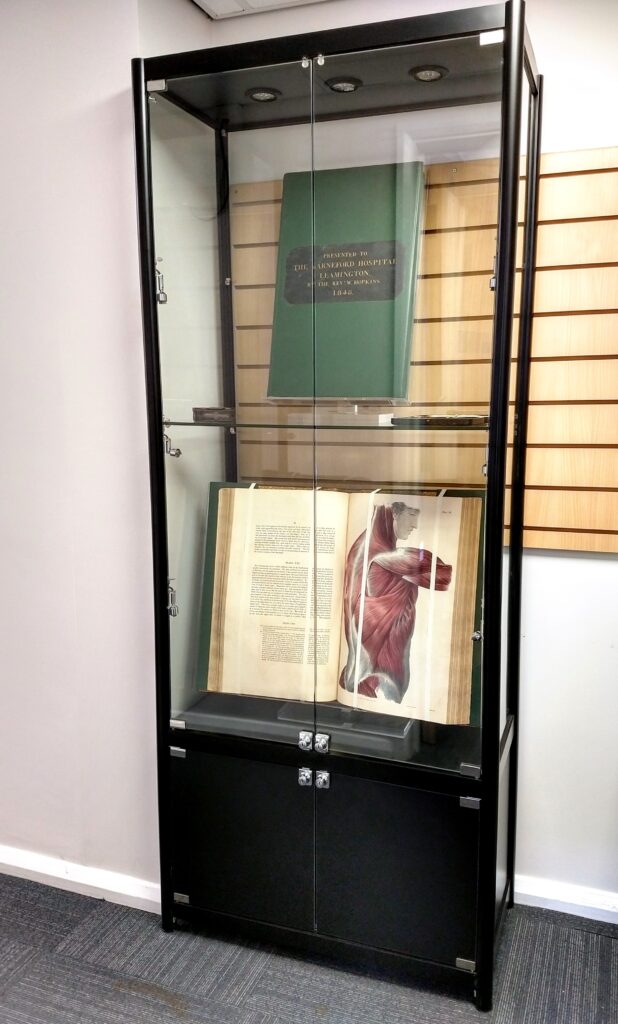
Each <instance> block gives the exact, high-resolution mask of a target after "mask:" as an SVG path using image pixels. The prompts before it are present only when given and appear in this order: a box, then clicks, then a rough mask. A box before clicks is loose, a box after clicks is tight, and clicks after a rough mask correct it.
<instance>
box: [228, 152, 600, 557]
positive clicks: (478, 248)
mask: <svg viewBox="0 0 618 1024" xmlns="http://www.w3.org/2000/svg"><path fill="white" fill-rule="evenodd" d="M617 168H618V151H617V150H598V151H586V152H583V153H573V154H551V155H549V156H547V157H545V158H544V161H543V166H542V180H541V189H540V227H539V238H538V261H537V263H538V273H537V278H536V295H535V323H534V332H533V354H532V358H533V363H532V370H531V390H530V400H531V406H530V424H529V449H528V469H527V477H526V484H527V492H526V508H525V526H526V530H525V543H526V545H527V546H529V547H542V548H567V549H574V550H585V551H618V455H617V453H616V451H615V450H613V445H614V444H615V442H616V434H617V428H618V261H617V260H616V259H615V257H616V253H617V252H618V169H617ZM427 181H428V188H427V205H426V221H425V236H424V240H423V255H422V264H421V280H420V282H419V292H418V296H417V306H416V311H415V312H416V318H417V319H416V323H415V326H414V335H413V343H412V364H411V378H410V393H409V398H410V403H411V406H412V408H410V406H407V407H404V408H400V409H394V408H393V407H392V406H389V407H384V408H382V409H378V408H377V407H376V406H373V405H372V406H371V413H372V414H374V415H375V414H377V413H378V412H385V413H387V412H388V413H391V414H395V415H410V413H411V412H428V413H431V412H445V411H448V412H486V411H487V405H488V396H489V375H490V355H491V330H492V305H493V296H492V293H491V292H490V291H489V288H488V279H489V276H490V274H491V268H492V260H493V254H494V251H495V240H496V228H495V222H496V208H497V189H498V182H497V164H496V161H495V160H481V161H471V162H468V163H463V164H458V165H457V167H453V165H452V164H439V165H433V166H431V167H429V168H427ZM521 199H522V200H523V187H522V189H521ZM231 202H232V253H233V265H232V273H233V280H234V318H235V343H236V360H237V361H236V387H237V403H238V421H239V423H240V424H245V426H242V427H240V428H239V431H238V448H239V474H240V476H241V478H243V479H257V480H261V481H264V482H267V481H279V480H281V481H283V480H288V479H290V478H293V479H296V480H298V482H301V481H307V482H308V481H310V480H311V479H312V475H313V469H314V464H313V454H312V437H311V432H310V431H308V430H305V431H303V430H300V429H298V427H297V426H296V424H297V423H298V422H299V419H302V417H303V415H305V416H306V417H307V418H309V414H310V406H309V405H306V406H304V407H303V405H302V403H295V404H293V405H292V404H290V405H286V404H284V403H281V402H269V401H268V399H267V397H266V388H267V381H268V366H269V359H270V340H271V329H272V314H273V302H274V284H275V276H276V259H277V242H278V236H279V218H280V212H281V182H277V181H274V182H259V183H255V184H250V185H235V186H233V188H232V195H231ZM520 208H523V206H522V207H520ZM519 234H520V237H519V238H518V264H521V245H522V239H521V234H522V232H521V231H520V233H519ZM520 277H521V274H520V273H518V281H517V295H516V301H518V295H519V284H520ZM516 308H517V306H516ZM517 327H518V324H517V321H516V323H515V330H514V345H513V352H514V354H515V355H516V344H517ZM512 400H513V389H512V388H511V401H512ZM336 410H337V406H336V403H324V404H322V403H321V404H320V408H319V410H318V414H317V415H318V418H319V422H320V423H322V424H324V425H325V424H326V423H327V422H328V417H329V413H330V414H332V413H333V412H336ZM510 423H511V424H512V416H511V417H510ZM249 424H251V426H249ZM316 440H317V454H316V469H317V472H318V475H319V476H320V478H322V479H323V480H324V481H327V480H329V481H333V482H345V483H346V484H347V485H348V486H350V487H354V486H358V487H363V488H366V487H367V486H369V485H373V486H379V485H388V484H428V485H437V484H442V485H447V484H454V485H460V486H461V485H468V486H474V487H478V486H482V485H483V482H484V478H483V476H482V464H483V462H484V451H485V440H484V435H483V434H482V433H480V432H479V433H476V432H474V433H471V432H465V433H464V432H460V433H458V434H449V433H446V432H437V431H435V432H432V431H423V432H420V431H414V432H412V431H398V432H397V433H396V434H393V432H391V431H389V432H388V433H386V432H385V433H384V435H382V434H380V433H379V432H378V431H369V430H368V431H335V430H325V429H324V430H318V432H317V435H316Z"/></svg>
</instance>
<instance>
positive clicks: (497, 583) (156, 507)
mask: <svg viewBox="0 0 618 1024" xmlns="http://www.w3.org/2000/svg"><path fill="white" fill-rule="evenodd" d="M524 7H525V5H524V3H523V0H509V2H507V3H506V4H505V5H502V4H498V5H494V6H490V7H481V8H471V9H466V10H463V11H455V12H449V13H445V14H442V15H428V16H423V17H419V18H406V19H399V20H396V21H391V22H385V23H382V24H378V25H376V24H371V25H362V26H355V27H351V28H347V29H336V30H329V31H325V32H316V33H311V34H308V35H304V36H295V37H282V38H278V39H273V40H266V41H259V42H255V43H247V44H242V45H240V46H227V47H219V48H214V49H210V50H200V51H191V52H189V53H184V54H174V55H171V56H165V57H155V58H150V59H148V60H141V59H136V60H135V61H134V62H133V87H134V104H135V124H136V164H137V191H138V222H139V239H140V270H141V281H142V312H143V324H144V351H145V365H146V389H147V402H148V432H149V449H150V482H151V496H152V540H153V566H154V595H155V635H156V661H157V741H158V757H157V764H158V780H159V813H160V856H161V901H162V919H163V927H164V928H166V929H170V928H172V927H173V921H174V917H186V918H187V919H192V920H193V919H195V920H199V921H201V922H202V923H203V924H204V925H207V926H213V925H215V926H216V927H219V926H220V927H221V928H223V927H224V926H225V921H221V920H219V918H220V917H221V915H213V914H208V913H206V912H203V913H200V912H199V911H195V910H193V909H191V908H188V907H186V906H183V905H179V904H175V903H174V900H173V891H172V877H171V864H172V854H171V844H172V836H171V828H170V799H171V787H170V757H169V746H170V744H173V745H176V746H178V745H181V746H184V747H186V748H187V749H195V750H207V751H211V752H220V753H229V754H233V755H234V756H236V757H241V758H242V757H248V758H253V759H256V760H266V761H268V760H271V759H274V758H276V759H277V761H278V762H280V763H283V764H290V765H298V763H299V760H298V753H299V752H298V751H297V750H296V749H294V748H291V747H285V746H284V745H283V744H276V745H274V744H270V743H267V742H265V741H253V740H243V739H239V738H230V737H223V736H214V735H206V734H202V733H196V732H192V731H191V730H186V732H184V733H179V732H178V731H177V730H172V729H171V727H170V713H171V711H170V638H169V617H168V611H167V606H168V590H167V575H168V568H167V534H166V506H165V470H164V456H163V446H162V432H163V409H162V400H161V381H160V374H159V344H158V329H157V315H156V295H155V288H154V258H155V253H154V240H153V227H152V224H153V217H152V186H151V168H150V142H149V133H148V93H147V81H152V80H156V79H167V80H169V79H173V78H181V77H188V76H191V75H197V74H206V73H213V72H217V71H223V70H225V71H229V70H234V69H239V68H247V67H257V66H260V65H264V64H268V65H273V64H278V63H285V62H288V61H298V60H301V59H302V58H303V57H305V56H306V55H309V56H314V55H317V54H324V55H333V54H337V53H345V52H350V51H353V50H359V51H360V50H375V49H377V48H380V47H389V46H397V45H405V44H407V43H414V42H421V41H422V42H429V41H434V40H438V39H445V38H448V37H452V36H457V35H468V34H476V33H479V32H487V31H492V30H496V29H499V28H503V27H504V31H505V42H504V87H503V95H502V145H501V167H500V183H499V225H500V234H499V239H498V258H497V266H496V295H495V320H494V341H493V347H494V359H493V372H492V383H491V416H490V427H489V453H488V490H487V525H486V553H485V569H484V594H485V627H484V633H485V640H484V650H483V680H484V687H483V709H482V762H481V767H482V774H481V777H480V778H479V779H474V778H467V777H463V776H456V775H449V774H447V773H443V772H439V771H435V770H432V769H431V768H430V767H419V766H414V765H402V764H395V763H390V762H385V761H378V760H375V759H365V758H359V757H357V756H352V755H342V754H332V755H329V756H328V757H327V758H326V759H325V758H324V757H323V756H322V757H320V759H319V766H320V767H324V768H329V767H330V768H331V769H332V770H333V771H336V772H339V773H343V774H352V775H359V776H362V775H363V774H366V773H367V772H368V771H370V774H371V778H372V779H375V780H377V781H385V782H391V783H393V784H396V785H402V786H411V787H416V788H420V789H425V790H430V791H433V792H436V793H451V794H459V795H461V796H475V797H479V798H480V800H481V805H480V806H481V811H480V819H479V874H478V890H477V893H478V899H477V956H476V973H475V975H473V976H471V975H467V976H464V978H463V979H462V981H463V983H464V984H470V981H472V983H473V985H474V992H475V998H476V1002H477V1005H478V1006H479V1008H481V1009H489V1008H490V1007H491V1001H492V984H493V961H494V953H495V942H496V935H497V932H498V929H499V927H500V923H501V918H502V911H503V910H504V907H505V906H506V905H509V904H511V903H512V900H513V888H514V836H515V824H516V819H515V794H516V782H517V709H518V688H519V679H518V676H519V632H520V615H521V558H522V538H523V484H524V473H525V430H526V422H527V398H528V388H529V359H530V341H531V316H532V304H533V287H534V283H533V271H534V260H535V249H536V223H537V210H538V173H539V148H540V111H541V102H542V79H540V77H539V76H538V73H537V70H536V65H535V61H534V55H533V53H532V50H531V47H530V44H529V40H528V38H527V34H526V31H525V24H524ZM522 69H525V71H526V73H527V75H528V80H529V84H530V90H531V102H530V121H529V139H528V175H527V181H528V189H527V202H526V233H525V239H524V253H525V255H524V271H523V281H522V284H523V287H522V302H521V309H520V339H519V358H518V369H517V392H516V417H517V419H516V422H517V430H516V434H515V439H514V456H513V472H512V480H511V484H512V515H511V541H510V544H511V560H510V578H509V583H510V587H509V613H508V632H507V638H508V649H509V671H508V684H507V699H508V712H509V717H508V722H507V728H506V729H505V731H504V735H503V736H502V737H501V736H500V735H499V725H500V688H499V686H497V685H496V681H497V680H498V679H499V673H500V643H501V640H500V630H501V623H500V608H501V599H502V546H503V524H504V514H503V513H504V491H505V484H506V441H507V419H508V396H509V368H510V338H511V324H512V319H513V304H514V281H515V249H516V235H517V200H518V187H519V133H520V114H521V75H522ZM202 119H203V118H202ZM213 127H214V128H215V130H216V131H217V139H218V145H217V188H218V196H219V200H220V206H221V207H222V208H223V207H224V206H226V203H225V199H226V195H225V193H226V189H227V167H226V163H227V161H226V131H225V126H221V125H219V126H213ZM219 246H220V259H221V265H220V273H221V283H220V300H221V325H222V336H223V343H224V353H223V359H224V375H225V380H224V391H225V404H226V405H233V403H234V393H233V363H232V349H231V346H232V317H231V297H230V289H229V287H228V286H227V284H226V278H229V277H230V270H229V267H230V247H229V228H228V223H227V219H226V216H225V217H221V218H220V220H219ZM226 471H227V474H228V479H234V478H235V475H236V462H235V450H234V445H233V439H228V442H227V444H226ZM307 758H309V760H310V761H311V762H312V764H313V763H314V762H316V758H315V755H314V754H306V753H303V760H307ZM507 761H509V763H510V777H509V835H508V865H507V884H506V888H505V891H504V894H503V898H502V899H501V901H499V905H498V909H496V889H495V886H496V855H497V845H498V813H497V807H498V796H499V781H500V775H501V768H503V767H504V765H505V764H506V763H507ZM315 766H316V767H317V763H316V764H315ZM239 923H240V922H239V920H238V919H232V921H231V924H232V926H236V925H238V924H239ZM243 929H244V930H245V931H252V932H253V933H255V931H256V929H257V932H259V934H260V935H261V936H262V937H265V938H270V939H272V940H277V938H278V935H279V933H280V932H282V931H285V930H282V929H273V928H271V927H269V926H260V925H256V924H255V922H254V923H251V922H244V923H243ZM279 937H281V936H279ZM288 940H289V941H294V942H295V943H297V944H299V945H300V946H301V948H303V949H306V950H307V951H311V950H313V951H322V952H329V953H330V952H332V953H336V954H337V955H339V956H340V957H341V958H343V959H345V958H346V957H347V956H352V958H353V959H354V961H355V962H359V960H360V959H363V957H364V958H365V960H366V959H367V956H368V957H369V960H370V961H372V962H378V961H380V960H382V961H385V962H386V961H388V962H389V963H391V964H393V965H396V966H398V967H399V968H405V969H406V970H407V969H409V967H410V959H409V958H406V957H403V956H397V955H395V954H390V953H389V954H385V953H384V952H380V951H376V950H372V951H367V950H365V951H364V953H363V951H362V950H361V949H360V948H356V947H354V948H353V949H352V951H351V953H350V949H349V944H346V943H343V942H339V941H338V940H334V939H326V938H324V937H319V936H313V937H312V936H309V935H302V936H301V935H300V933H298V934H296V935H295V937H294V938H293V940H292V938H291V937H290V936H287V938H286V939H285V941H286V942H288ZM434 967H435V965H434ZM432 969H433V968H432ZM444 970H445V971H446V974H448V973H449V969H447V968H445V969H444Z"/></svg>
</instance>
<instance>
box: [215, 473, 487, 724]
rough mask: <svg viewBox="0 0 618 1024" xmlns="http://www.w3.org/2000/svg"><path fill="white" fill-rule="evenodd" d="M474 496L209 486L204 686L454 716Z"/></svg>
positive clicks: (472, 565)
mask: <svg viewBox="0 0 618 1024" xmlns="http://www.w3.org/2000/svg"><path fill="white" fill-rule="evenodd" d="M481 512H482V499H481V497H478V496H471V495H470V492H463V496H462V492H459V493H458V492H457V491H442V492H440V493H435V494H427V493H422V494H409V493H408V494H391V493H385V492H382V491H375V492H373V493H371V494H369V493H357V492H355V493H346V492H343V491H323V490H316V491H310V490H303V489H287V488H286V489H284V488H256V487H248V488H247V487H242V486H240V487H238V486H236V487H235V486H233V485H232V486H226V485H221V484H214V485H212V489H211V506H210V516H209V531H208V532H209V536H208V542H207V559H206V560H207V563H208V564H207V589H206V591H205V602H204V606H205V607H204V611H205V619H207V622H206V631H207V632H208V629H209V643H208V657H207V661H208V664H207V668H206V670H205V674H206V678H205V679H204V689H205V690H208V691H218V692H224V693H235V694H244V695H253V696H260V697H274V698H279V699H286V700H295V701H313V700H317V701H322V702H323V701H337V702H338V703H340V704H345V705H347V706H349V707H352V708H357V709H359V710H364V711H373V712H379V713H380V714H390V715H398V716H402V717H406V718H416V719H422V720H425V721H431V722H442V723H447V724H467V723H468V722H469V719H470V696H471V682H472V674H473V653H474V652H473V649H474V646H475V645H474V642H473V639H472V634H473V633H474V631H475V628H479V625H480V623H479V621H478V620H479V616H480V602H479V601H478V599H477V577H478V566H479V545H480V534H481V518H482V517H481Z"/></svg>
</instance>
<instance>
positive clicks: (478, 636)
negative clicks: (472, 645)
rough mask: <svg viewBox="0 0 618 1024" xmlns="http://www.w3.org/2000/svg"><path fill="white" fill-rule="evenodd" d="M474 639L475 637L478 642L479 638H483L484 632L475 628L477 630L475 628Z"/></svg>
mask: <svg viewBox="0 0 618 1024" xmlns="http://www.w3.org/2000/svg"><path fill="white" fill-rule="evenodd" d="M472 639H473V640H474V641H475V642H476V641H477V640H482V639H483V634H482V633H481V631H480V629H475V630H474V633H473V634H472Z"/></svg>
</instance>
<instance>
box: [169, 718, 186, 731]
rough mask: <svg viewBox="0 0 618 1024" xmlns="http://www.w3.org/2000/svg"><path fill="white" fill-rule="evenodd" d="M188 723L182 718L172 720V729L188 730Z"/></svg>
mask: <svg viewBox="0 0 618 1024" xmlns="http://www.w3.org/2000/svg"><path fill="white" fill-rule="evenodd" d="M186 728H187V723H186V722H183V721H182V719H181V718H170V729H186Z"/></svg>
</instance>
